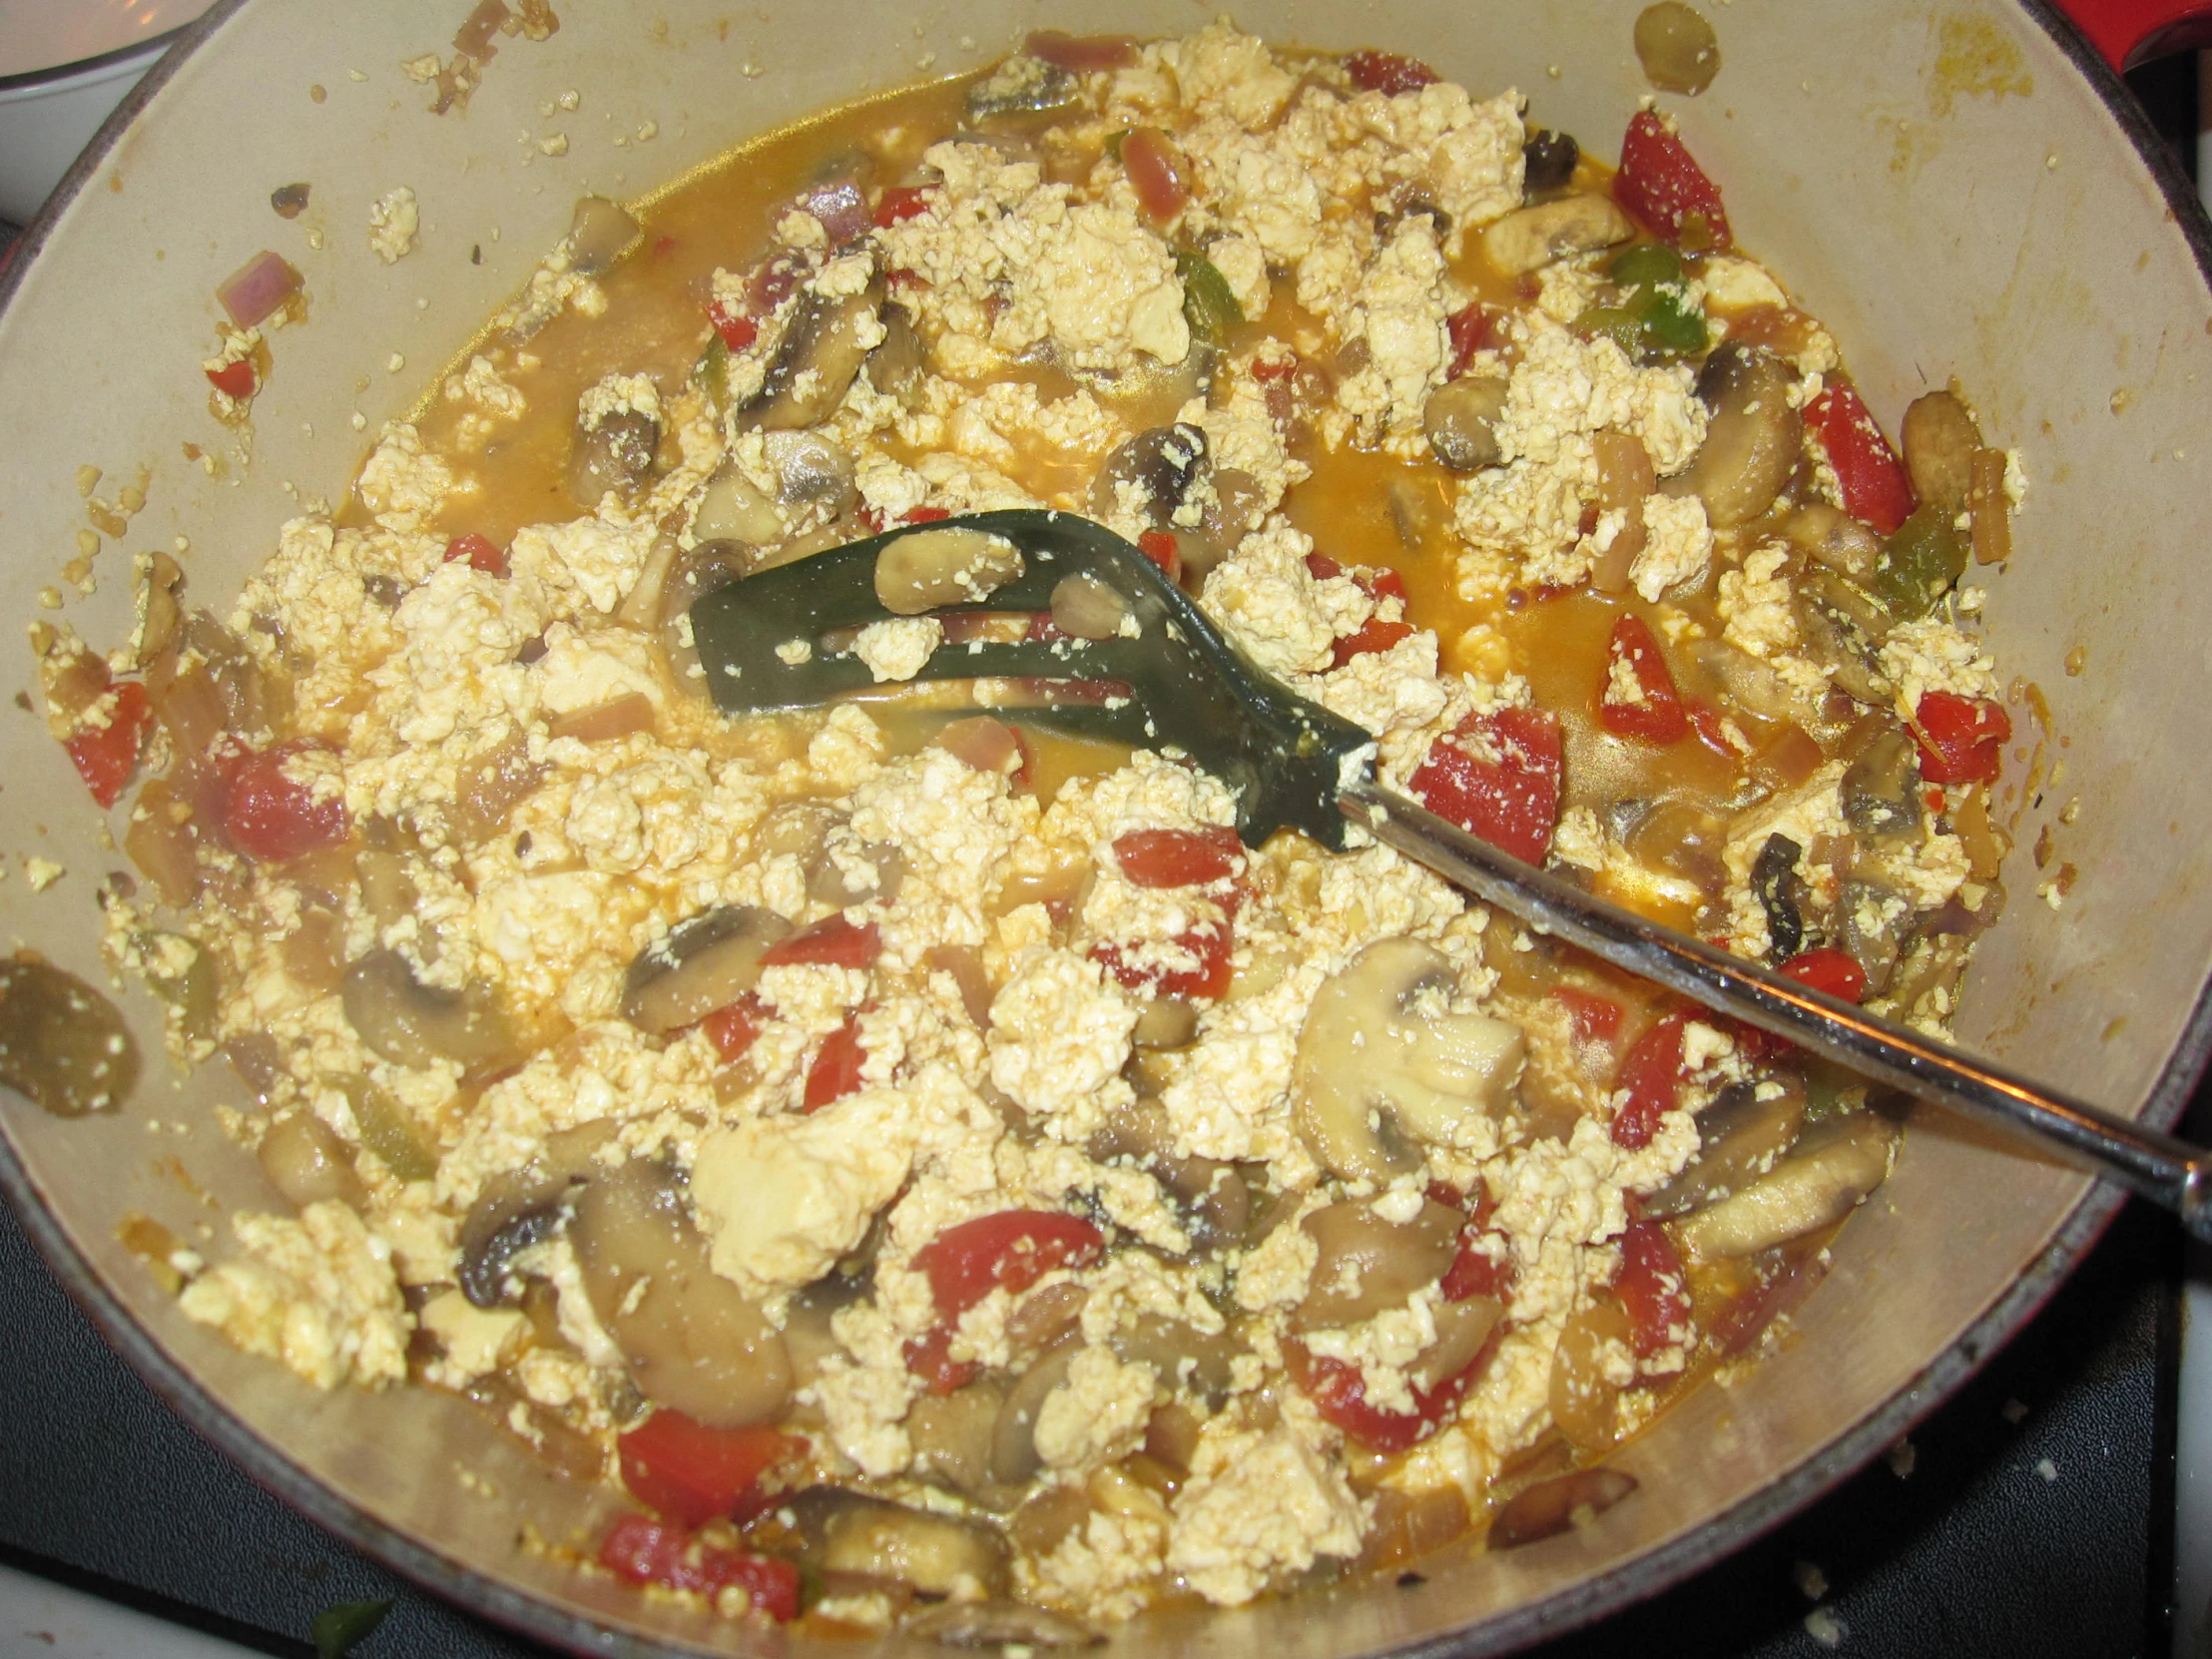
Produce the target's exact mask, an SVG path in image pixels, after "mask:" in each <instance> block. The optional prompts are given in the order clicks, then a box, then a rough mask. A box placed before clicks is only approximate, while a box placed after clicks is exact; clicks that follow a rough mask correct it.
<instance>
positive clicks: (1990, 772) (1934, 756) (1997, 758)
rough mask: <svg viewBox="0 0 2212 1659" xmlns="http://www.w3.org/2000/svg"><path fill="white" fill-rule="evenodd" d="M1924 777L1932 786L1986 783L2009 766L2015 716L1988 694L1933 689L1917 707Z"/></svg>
mask: <svg viewBox="0 0 2212 1659" xmlns="http://www.w3.org/2000/svg"><path fill="white" fill-rule="evenodd" d="M1913 736H1914V737H1915V738H1916V739H1918V740H1919V742H1920V747H1921V776H1922V777H1923V778H1925V779H1927V780H1928V782H1930V783H1931V784H1986V783H1988V782H1989V781H1990V780H1991V779H1993V778H1995V777H1996V775H1997V769H1998V768H1999V767H2001V766H2002V765H2003V764H2004V754H2003V749H2004V745H2005V744H2007V743H2008V742H2010V741H2011V738H2012V717H2011V716H2010V715H2008V714H2006V713H2005V712H2004V710H2003V708H2002V707H2001V706H2000V705H1998V704H1995V703H1991V702H1990V701H1989V700H1988V699H1987V698H1983V697H1960V696H1959V695H1958V694H1957V693H1956V692H1946V691H1932V692H1925V693H1923V694H1922V696H1921V702H1920V707H1919V708H1917V709H1915V710H1914V711H1913Z"/></svg>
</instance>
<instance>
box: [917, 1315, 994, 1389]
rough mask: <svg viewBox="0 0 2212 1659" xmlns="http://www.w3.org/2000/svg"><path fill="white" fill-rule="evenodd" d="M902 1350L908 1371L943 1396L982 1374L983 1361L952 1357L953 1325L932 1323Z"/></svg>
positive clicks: (923, 1385) (923, 1384) (925, 1386)
mask: <svg viewBox="0 0 2212 1659" xmlns="http://www.w3.org/2000/svg"><path fill="white" fill-rule="evenodd" d="M901 1352H902V1353H903V1354H904V1355H905V1357H906V1370H907V1371H908V1372H910V1373H911V1374H912V1375H913V1376H915V1377H918V1378H919V1379H921V1385H922V1388H923V1390H924V1391H925V1392H928V1393H932V1394H935V1395H936V1396H937V1397H938V1398H940V1399H941V1398H943V1397H944V1396H945V1395H946V1394H948V1393H951V1392H953V1391H954V1390H956V1389H959V1388H964V1387H966V1386H967V1385H968V1384H969V1383H972V1382H974V1381H975V1379H976V1378H977V1377H979V1376H981V1375H982V1371H983V1367H982V1365H981V1363H980V1362H979V1361H975V1360H955V1359H953V1358H952V1327H951V1326H949V1325H936V1326H931V1327H930V1328H929V1330H928V1332H927V1333H926V1334H924V1335H922V1336H919V1337H912V1338H909V1339H908V1340H907V1342H906V1344H905V1346H904V1348H903V1349H902V1350H901Z"/></svg>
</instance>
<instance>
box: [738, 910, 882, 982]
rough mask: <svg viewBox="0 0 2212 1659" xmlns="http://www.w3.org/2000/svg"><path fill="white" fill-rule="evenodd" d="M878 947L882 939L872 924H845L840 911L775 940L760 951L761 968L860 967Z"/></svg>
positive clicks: (873, 955)
mask: <svg viewBox="0 0 2212 1659" xmlns="http://www.w3.org/2000/svg"><path fill="white" fill-rule="evenodd" d="M882 948H883V941H882V936H881V934H880V933H879V932H878V931H877V929H876V926H875V923H874V922H872V921H871V922H868V923H866V924H865V925H862V924H860V923H858V922H852V921H847V920H846V919H845V916H844V912H843V911H841V910H840V911H838V912H837V913H836V914H835V915H830V916H824V917H823V918H822V919H821V920H820V921H816V922H810V923H808V924H807V925H806V926H805V927H802V928H801V929H800V930H799V931H798V932H796V933H788V934H786V935H785V936H784V937H783V938H781V939H778V940H777V941H776V942H775V943H774V944H772V945H770V946H769V947H768V948H767V949H766V950H764V951H762V952H761V966H763V967H792V966H813V967H848V968H863V967H866V966H867V965H868V964H869V963H870V962H872V961H874V960H875V958H876V956H877V954H878V953H879V952H880V951H881V950H882Z"/></svg>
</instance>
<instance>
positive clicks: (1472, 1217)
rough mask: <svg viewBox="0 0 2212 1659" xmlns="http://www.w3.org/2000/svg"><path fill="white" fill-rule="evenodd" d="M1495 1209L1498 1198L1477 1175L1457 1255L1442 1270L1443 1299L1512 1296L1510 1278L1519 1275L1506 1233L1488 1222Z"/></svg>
mask: <svg viewBox="0 0 2212 1659" xmlns="http://www.w3.org/2000/svg"><path fill="white" fill-rule="evenodd" d="M1430 1196H1431V1197H1433V1196H1434V1195H1433V1194H1431V1195H1430ZM1454 1208H1456V1206H1454ZM1496 1211H1497V1200H1496V1199H1495V1198H1493V1197H1492V1196H1491V1195H1490V1190H1489V1188H1488V1187H1487V1186H1486V1185H1484V1184H1483V1183H1482V1182H1481V1180H1480V1179H1479V1178H1477V1180H1476V1182H1475V1189H1474V1206H1473V1208H1472V1210H1470V1211H1469V1212H1468V1215H1467V1225H1466V1226H1465V1227H1464V1228H1462V1229H1461V1230H1460V1233H1459V1254H1458V1255H1456V1256H1454V1257H1453V1258H1452V1259H1451V1266H1450V1267H1448V1268H1446V1269H1445V1270H1444V1277H1443V1282H1442V1285H1441V1289H1442V1291H1443V1297H1444V1300H1445V1301H1446V1302H1464V1301H1466V1300H1467V1298H1468V1297H1470V1296H1486V1297H1492V1298H1494V1299H1495V1300H1497V1301H1499V1302H1509V1301H1510V1300H1511V1299H1512V1294H1513V1281H1514V1280H1515V1279H1516V1278H1517V1277H1518V1276H1519V1269H1518V1268H1517V1267H1515V1266H1514V1263H1513V1252H1512V1249H1511V1247H1510V1245H1509V1243H1508V1242H1507V1240H1506V1236H1505V1234H1504V1233H1502V1232H1501V1231H1499V1230H1498V1229H1497V1228H1495V1227H1492V1226H1491V1225H1490V1217H1491V1216H1492V1215H1494V1214H1495V1213H1496Z"/></svg>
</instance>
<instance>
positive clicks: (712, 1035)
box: [699, 991, 768, 1065]
mask: <svg viewBox="0 0 2212 1659" xmlns="http://www.w3.org/2000/svg"><path fill="white" fill-rule="evenodd" d="M699 1028H700V1029H701V1030H702V1031H705V1032H706V1033H707V1040H708V1041H709V1042H711V1043H713V1044H714V1045H715V1052H716V1053H717V1054H719V1055H721V1056H722V1061H723V1064H725V1065H735V1064H737V1062H738V1061H740V1060H742V1059H744V1058H745V1057H746V1055H748V1054H750V1053H751V1052H752V1051H753V1045H754V1044H755V1043H756V1042H758V1041H759V1040H760V1036H761V1033H762V1032H763V1031H765V1030H767V1029H768V1009H767V1008H766V1007H765V1006H764V1005H763V1004H762V1002H761V999H760V998H759V997H758V996H756V995H755V994H754V993H753V992H751V991H747V992H746V993H745V995H743V996H741V997H739V998H738V999H737V1001H735V1002H729V1003H725V1004H724V1005H723V1006H721V1007H720V1008H717V1009H716V1010H715V1011H714V1012H713V1013H711V1014H709V1015H708V1016H707V1017H706V1018H705V1019H703V1020H701V1021H700V1022H699Z"/></svg>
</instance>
